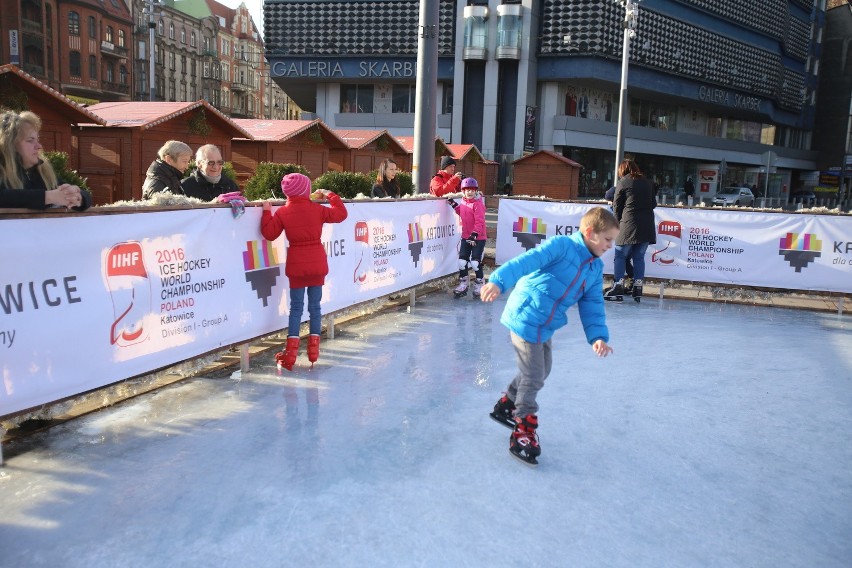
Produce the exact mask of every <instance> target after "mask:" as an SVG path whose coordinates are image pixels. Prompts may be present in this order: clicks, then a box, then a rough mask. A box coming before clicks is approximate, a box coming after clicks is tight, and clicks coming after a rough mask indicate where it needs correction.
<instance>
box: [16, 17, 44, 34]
mask: <svg viewBox="0 0 852 568" xmlns="http://www.w3.org/2000/svg"><path fill="white" fill-rule="evenodd" d="M21 31H22V32H24V33H25V34H36V35H44V27H43V26H42V25H41V22H35V21H33V20H27V19H26V18H21Z"/></svg>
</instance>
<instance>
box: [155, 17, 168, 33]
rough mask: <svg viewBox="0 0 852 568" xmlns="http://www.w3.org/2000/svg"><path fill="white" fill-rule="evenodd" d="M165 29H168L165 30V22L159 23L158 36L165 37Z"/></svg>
mask: <svg viewBox="0 0 852 568" xmlns="http://www.w3.org/2000/svg"><path fill="white" fill-rule="evenodd" d="M165 29H166V28H165V24H163V20H160V21H159V22H157V34H158V35H165V33H166V32H165Z"/></svg>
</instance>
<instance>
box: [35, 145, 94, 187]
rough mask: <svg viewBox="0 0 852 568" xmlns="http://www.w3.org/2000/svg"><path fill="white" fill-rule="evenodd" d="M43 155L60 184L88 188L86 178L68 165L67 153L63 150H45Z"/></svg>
mask: <svg viewBox="0 0 852 568" xmlns="http://www.w3.org/2000/svg"><path fill="white" fill-rule="evenodd" d="M44 155H45V157H46V158H47V161H48V162H50V165H51V166H52V167H53V171H54V172H56V177H57V179H58V180H59V184H60V185H61V184H63V183H70V184H71V185H76V186H77V187H79V188H80V189H86V190H88V189H89V185H88V184H87V183H86V178H84V177H82V176H81V175H80V174H78V173H77V172H76V171H75V170H72V169H70V168H69V167H68V154H66V153H65V152H45V153H44Z"/></svg>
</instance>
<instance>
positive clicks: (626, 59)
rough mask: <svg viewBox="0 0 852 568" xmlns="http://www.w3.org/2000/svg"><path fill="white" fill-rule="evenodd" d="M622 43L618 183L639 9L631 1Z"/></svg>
mask: <svg viewBox="0 0 852 568" xmlns="http://www.w3.org/2000/svg"><path fill="white" fill-rule="evenodd" d="M623 3H624V23H623V25H624V43H623V44H622V48H621V95H620V97H619V100H618V134H617V135H616V139H615V173H614V175H613V178H612V179H613V180H615V182H616V183H617V182H618V166H619V165H621V162H622V160H624V123H625V122H626V121H627V117H628V114H627V112H628V111H627V68H628V65H629V63H630V38H631V37H633V36H634V35H636V32H635V31H634V30H635V27H636V19H637V16H638V13H639V7H638V6H636V5H635V4H634V3H633V0H624V2H623Z"/></svg>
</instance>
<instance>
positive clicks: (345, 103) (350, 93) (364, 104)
mask: <svg viewBox="0 0 852 568" xmlns="http://www.w3.org/2000/svg"><path fill="white" fill-rule="evenodd" d="M340 112H366V113H372V112H373V86H372V85H341V86H340Z"/></svg>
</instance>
